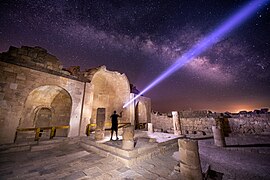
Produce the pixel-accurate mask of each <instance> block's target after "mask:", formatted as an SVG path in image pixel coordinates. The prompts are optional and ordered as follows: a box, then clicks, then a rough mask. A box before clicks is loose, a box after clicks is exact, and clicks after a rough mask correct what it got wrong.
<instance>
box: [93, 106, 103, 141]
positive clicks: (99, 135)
mask: <svg viewBox="0 0 270 180" xmlns="http://www.w3.org/2000/svg"><path fill="white" fill-rule="evenodd" d="M96 124H97V126H96V129H95V140H97V141H100V140H103V139H104V134H105V108H98V109H97V120H96Z"/></svg>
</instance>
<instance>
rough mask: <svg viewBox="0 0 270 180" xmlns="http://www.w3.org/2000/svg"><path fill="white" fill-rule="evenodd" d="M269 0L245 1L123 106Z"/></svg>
mask: <svg viewBox="0 0 270 180" xmlns="http://www.w3.org/2000/svg"><path fill="white" fill-rule="evenodd" d="M268 1H269V0H253V1H251V2H249V3H247V5H246V6H244V7H243V8H242V9H240V10H239V11H238V12H237V13H236V14H234V15H233V16H231V17H230V18H229V19H227V20H226V21H225V23H223V24H222V25H220V26H219V27H218V28H216V30H215V31H213V32H212V33H210V34H209V35H207V36H206V37H205V38H204V39H202V40H201V41H200V42H199V43H197V44H196V45H194V46H193V47H192V48H191V49H190V50H189V51H187V52H186V53H185V54H183V55H182V56H181V57H179V58H178V59H177V60H176V62H175V63H174V64H172V65H171V66H170V67H169V68H168V69H167V70H166V71H164V72H163V73H162V74H161V75H160V76H158V77H157V78H156V79H155V80H154V81H153V82H151V83H150V84H149V85H148V86H147V87H146V88H145V89H144V90H142V91H141V92H140V93H139V94H138V95H136V96H135V97H134V98H133V99H131V100H130V101H129V102H127V103H126V104H125V105H124V106H123V108H126V107H127V106H128V105H130V104H131V103H132V102H133V101H135V100H136V99H137V98H139V97H140V96H141V95H142V94H144V93H145V92H147V91H149V90H150V89H152V88H153V87H154V86H156V85H157V84H158V83H160V82H161V81H162V80H164V79H166V78H167V77H169V76H170V75H171V74H173V73H174V72H175V71H177V70H178V69H180V68H181V67H183V66H184V65H185V64H187V63H189V62H190V61H191V60H192V59H194V58H195V57H197V56H198V55H200V54H201V53H203V52H204V51H205V50H207V49H208V48H209V47H210V46H212V45H214V44H215V43H217V42H218V41H219V40H220V39H221V38H223V37H224V36H226V35H227V34H228V33H229V32H230V31H232V30H233V29H235V28H236V27H237V26H239V25H240V24H241V23H243V22H244V21H245V20H247V19H248V18H249V17H250V16H251V15H252V14H253V13H255V12H256V11H257V10H259V9H260V8H262V7H263V5H264V3H265V5H266V4H267V3H268Z"/></svg>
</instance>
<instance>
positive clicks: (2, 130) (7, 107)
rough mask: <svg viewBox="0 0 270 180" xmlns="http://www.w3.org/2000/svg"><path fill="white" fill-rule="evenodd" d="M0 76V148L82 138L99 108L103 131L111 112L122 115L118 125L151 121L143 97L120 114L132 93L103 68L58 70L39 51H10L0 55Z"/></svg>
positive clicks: (92, 126) (91, 127)
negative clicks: (41, 140) (29, 141)
mask: <svg viewBox="0 0 270 180" xmlns="http://www.w3.org/2000/svg"><path fill="white" fill-rule="evenodd" d="M0 73H1V78H0V112H1V113H0V123H1V126H0V144H6V143H13V142H14V141H15V142H16V141H23V140H25V139H38V138H39V137H41V138H45V137H46V138H48V137H51V138H52V137H54V136H59V137H76V136H86V134H87V132H90V131H91V132H92V131H94V130H95V128H96V125H95V124H96V123H98V122H97V118H98V117H97V111H98V109H99V108H104V109H105V123H104V126H105V127H102V128H104V129H105V128H109V127H110V115H111V114H112V113H113V111H114V110H116V111H117V112H120V111H123V117H122V118H121V123H129V124H131V125H136V126H137V127H140V126H139V124H141V123H142V124H143V123H147V122H150V112H151V102H150V99H149V98H147V97H143V96H142V97H140V98H138V99H137V101H136V102H134V103H133V104H131V106H129V107H128V108H125V109H122V106H123V104H124V103H126V102H128V101H129V100H130V99H131V98H132V97H134V96H135V94H134V93H131V89H130V87H131V86H130V83H129V81H128V78H127V77H126V75H125V74H121V73H118V72H115V71H109V70H107V69H106V67H105V66H101V67H97V68H91V69H87V70H85V71H80V68H79V67H78V66H77V67H76V66H73V67H70V68H63V65H62V64H61V62H60V61H59V60H58V59H57V58H56V57H55V56H53V55H51V54H50V53H48V52H47V50H45V49H43V48H41V47H27V46H22V47H21V48H16V47H12V46H11V47H10V48H9V50H8V51H7V52H3V53H1V54H0ZM132 87H133V86H132ZM132 91H134V88H133V89H132Z"/></svg>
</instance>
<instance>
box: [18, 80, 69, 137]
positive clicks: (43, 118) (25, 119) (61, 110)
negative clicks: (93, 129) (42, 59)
mask: <svg viewBox="0 0 270 180" xmlns="http://www.w3.org/2000/svg"><path fill="white" fill-rule="evenodd" d="M71 107H72V99H71V96H70V94H69V93H68V92H67V91H66V90H65V89H63V88H62V87H59V86H54V85H45V86H40V87H38V88H36V89H34V90H33V91H31V92H30V93H29V95H28V97H27V99H26V101H25V103H24V110H23V113H22V117H21V119H20V124H19V128H29V127H51V126H67V125H69V122H70V114H71ZM67 135H68V130H67V129H57V131H56V136H65V137H66V136H67Z"/></svg>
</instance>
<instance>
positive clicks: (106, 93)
mask: <svg viewBox="0 0 270 180" xmlns="http://www.w3.org/2000/svg"><path fill="white" fill-rule="evenodd" d="M93 71H94V74H93V73H91V72H89V75H87V78H88V79H89V80H91V84H92V85H93V89H92V90H93V106H92V112H93V113H92V117H91V123H95V122H96V114H97V109H98V108H105V114H106V115H105V117H106V122H111V121H110V116H111V115H112V114H113V111H114V110H116V111H117V113H118V114H119V113H120V112H121V111H123V113H122V118H121V122H130V119H129V117H130V114H129V111H127V110H126V109H123V105H124V104H125V102H127V101H128V100H129V96H130V86H129V82H128V79H127V77H126V75H125V74H120V73H118V72H113V71H108V70H107V69H106V67H105V66H101V67H99V68H97V69H94V70H93Z"/></svg>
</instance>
